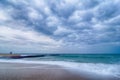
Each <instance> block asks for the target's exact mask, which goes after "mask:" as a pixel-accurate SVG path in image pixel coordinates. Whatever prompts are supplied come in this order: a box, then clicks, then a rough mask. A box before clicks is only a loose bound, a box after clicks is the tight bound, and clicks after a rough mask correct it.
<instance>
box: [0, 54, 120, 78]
mask: <svg viewBox="0 0 120 80" xmlns="http://www.w3.org/2000/svg"><path fill="white" fill-rule="evenodd" d="M1 61H3V62H4V61H6V62H19V63H33V64H36V63H37V64H38V63H40V64H51V65H59V66H62V67H64V68H66V69H71V70H73V71H76V72H86V73H90V74H94V75H95V74H96V75H102V76H113V77H117V78H120V54H58V55H53V56H52V55H51V56H44V57H35V58H24V59H17V60H15V59H8V60H3V59H0V62H1Z"/></svg>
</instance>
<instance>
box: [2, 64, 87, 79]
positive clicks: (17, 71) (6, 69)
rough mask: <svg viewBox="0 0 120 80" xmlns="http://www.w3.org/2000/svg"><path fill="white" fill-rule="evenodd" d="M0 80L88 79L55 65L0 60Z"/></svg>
mask: <svg viewBox="0 0 120 80" xmlns="http://www.w3.org/2000/svg"><path fill="white" fill-rule="evenodd" d="M0 80H87V79H86V78H84V77H82V76H78V75H76V74H74V73H70V72H69V71H67V70H65V69H63V68H61V67H59V66H54V65H44V64H22V63H2V62H0Z"/></svg>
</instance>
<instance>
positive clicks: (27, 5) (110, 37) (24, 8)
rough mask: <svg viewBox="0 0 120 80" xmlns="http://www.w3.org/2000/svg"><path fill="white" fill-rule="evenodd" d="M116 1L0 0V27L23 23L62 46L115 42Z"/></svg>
mask: <svg viewBox="0 0 120 80" xmlns="http://www.w3.org/2000/svg"><path fill="white" fill-rule="evenodd" d="M119 4H120V1H119V0H52V1H50V0H31V1H29V0H25V1H22V0H0V10H1V11H0V24H1V25H0V27H1V26H2V27H3V25H4V26H6V25H7V26H8V27H10V28H13V29H20V30H21V26H24V27H25V28H27V29H32V30H34V31H35V32H37V33H40V34H42V35H46V36H48V37H50V38H51V39H53V40H55V41H58V42H61V43H63V44H64V46H65V45H68V46H70V45H71V44H72V46H74V45H78V46H81V44H85V45H95V44H96V45H97V44H102V43H116V42H119V41H120V22H119V21H120V8H119V7H120V5H119ZM17 25H19V26H17ZM22 28H23V27H22ZM0 36H1V35H0ZM2 36H4V35H2ZM18 38H20V37H18ZM2 39H3V38H2ZM20 39H24V38H23V37H21V38H20ZM28 39H29V38H28ZM28 39H27V40H28ZM39 43H40V42H39ZM40 44H41V43H40ZM43 44H45V43H43ZM78 46H77V47H78Z"/></svg>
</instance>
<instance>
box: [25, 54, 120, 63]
mask: <svg viewBox="0 0 120 80" xmlns="http://www.w3.org/2000/svg"><path fill="white" fill-rule="evenodd" d="M27 59H28V58H27ZM29 59H32V60H45V61H46V60H48V61H49V60H50V61H70V62H80V63H108V64H116V63H120V54H60V55H55V56H45V57H38V58H29ZM29 59H28V60H29Z"/></svg>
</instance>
